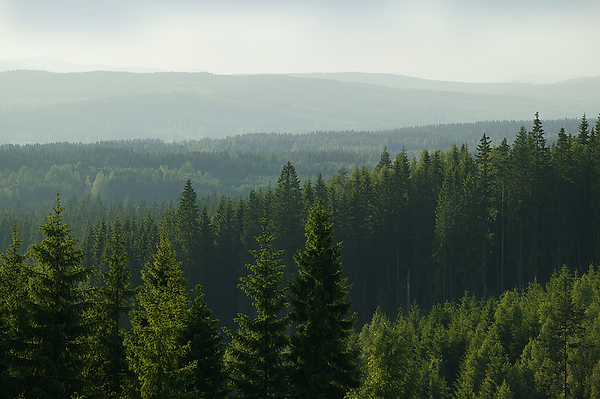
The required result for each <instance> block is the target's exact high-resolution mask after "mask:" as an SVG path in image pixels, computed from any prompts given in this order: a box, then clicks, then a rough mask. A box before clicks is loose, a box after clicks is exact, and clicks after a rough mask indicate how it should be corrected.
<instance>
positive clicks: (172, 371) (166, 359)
mask: <svg viewBox="0 0 600 399" xmlns="http://www.w3.org/2000/svg"><path fill="white" fill-rule="evenodd" d="M153 257H154V263H152V264H151V263H147V264H146V267H145V270H142V279H143V280H144V285H142V287H141V289H140V291H139V292H138V294H137V300H138V303H139V309H136V310H134V311H132V316H131V325H132V332H131V334H130V337H129V338H130V339H129V341H130V345H129V346H128V349H129V350H128V358H129V361H130V364H131V366H132V369H133V370H134V372H135V374H136V375H137V378H138V381H139V390H140V395H141V397H142V399H150V398H156V399H159V398H178V397H183V395H184V393H185V389H186V386H187V385H188V383H189V379H190V375H191V373H192V372H193V370H194V368H195V362H190V363H187V364H182V361H181V360H182V359H183V358H184V357H185V356H186V355H187V353H189V349H190V346H189V344H187V343H186V344H184V345H182V344H181V341H180V337H181V334H182V332H183V330H184V329H185V316H186V309H187V306H188V304H189V298H188V294H187V292H186V285H187V284H186V282H185V280H184V279H183V277H182V276H181V275H182V272H181V269H180V268H179V263H178V262H177V260H176V259H175V251H174V250H173V248H172V245H171V243H170V241H169V240H168V238H167V237H166V234H165V233H164V232H162V234H161V239H160V243H159V244H158V247H157V251H156V253H155V254H154V256H153Z"/></svg>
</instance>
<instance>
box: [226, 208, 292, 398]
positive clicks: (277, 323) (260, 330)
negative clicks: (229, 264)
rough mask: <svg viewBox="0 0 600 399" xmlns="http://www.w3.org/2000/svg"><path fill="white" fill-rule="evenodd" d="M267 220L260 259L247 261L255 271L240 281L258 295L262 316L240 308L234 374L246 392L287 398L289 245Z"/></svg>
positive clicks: (234, 343)
mask: <svg viewBox="0 0 600 399" xmlns="http://www.w3.org/2000/svg"><path fill="white" fill-rule="evenodd" d="M261 225H262V233H261V235H259V236H257V237H256V241H257V242H258V244H259V246H260V249H259V250H258V251H255V250H253V251H251V252H252V254H253V255H254V258H255V263H254V264H248V265H246V267H247V268H248V269H249V270H250V272H251V273H250V274H249V275H248V276H246V277H242V278H241V284H240V285H239V287H240V289H241V290H242V291H244V293H245V294H246V295H247V296H248V297H250V298H252V299H253V301H254V302H253V306H254V307H255V309H256V310H255V313H256V316H252V315H246V314H238V317H237V318H236V319H235V321H236V323H237V324H238V326H239V327H238V329H237V330H235V331H230V332H229V333H230V335H231V338H232V342H231V344H230V347H229V351H228V352H229V356H230V357H231V359H232V360H231V365H230V368H231V378H232V382H233V385H234V387H235V389H236V391H237V393H238V395H239V396H240V397H243V398H285V397H288V370H287V367H286V361H285V355H286V350H287V347H288V337H287V336H286V329H287V327H288V326H289V318H288V316H283V315H282V312H283V311H284V309H285V308H286V307H287V305H288V303H287V299H286V296H285V294H286V290H287V288H286V287H285V281H284V280H283V270H284V268H285V266H284V265H282V264H281V263H280V262H281V260H280V259H279V257H280V256H281V255H282V253H283V251H274V250H273V248H272V245H273V241H274V237H273V236H272V235H271V233H270V232H269V222H268V221H267V220H266V219H265V218H263V219H262V220H261Z"/></svg>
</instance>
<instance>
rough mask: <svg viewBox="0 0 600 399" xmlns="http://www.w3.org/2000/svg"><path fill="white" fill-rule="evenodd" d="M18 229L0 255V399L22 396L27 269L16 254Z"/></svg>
mask: <svg viewBox="0 0 600 399" xmlns="http://www.w3.org/2000/svg"><path fill="white" fill-rule="evenodd" d="M22 243H23V240H21V238H20V237H19V229H18V228H17V226H16V225H15V226H14V227H13V229H12V243H11V244H10V245H9V247H8V249H7V250H6V253H5V254H4V253H0V381H2V387H3V389H2V391H3V392H1V393H0V398H4V397H6V398H14V397H17V396H18V395H19V394H20V393H21V392H22V382H23V377H24V376H23V375H20V373H19V371H21V370H20V365H21V361H22V353H21V349H22V348H23V344H24V341H23V339H24V338H25V337H24V336H23V333H24V332H25V331H26V329H27V328H28V323H27V321H28V314H27V312H28V309H29V291H28V286H29V277H30V271H29V268H28V267H27V266H26V265H25V260H26V259H27V255H24V254H22V253H21V251H20V247H21V245H22Z"/></svg>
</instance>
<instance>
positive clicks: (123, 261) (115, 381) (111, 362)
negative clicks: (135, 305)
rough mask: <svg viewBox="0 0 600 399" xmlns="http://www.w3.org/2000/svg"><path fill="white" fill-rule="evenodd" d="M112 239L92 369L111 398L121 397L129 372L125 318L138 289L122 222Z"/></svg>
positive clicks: (104, 392) (102, 292) (102, 288)
mask: <svg viewBox="0 0 600 399" xmlns="http://www.w3.org/2000/svg"><path fill="white" fill-rule="evenodd" d="M115 224H116V226H115V229H114V233H113V235H112V236H111V237H110V238H109V240H108V250H107V254H106V255H105V258H106V262H107V264H108V270H106V271H103V272H101V274H102V277H103V279H104V285H103V286H101V287H100V288H99V289H98V291H99V294H100V303H99V306H98V320H97V323H98V324H97V330H96V334H95V338H96V342H94V348H93V352H94V353H95V360H96V361H95V363H94V364H93V369H92V370H91V371H90V372H91V376H92V378H93V379H94V380H95V383H96V385H97V389H99V390H100V391H101V392H103V394H104V395H105V396H106V397H108V398H113V397H119V396H120V395H121V393H122V391H123V390H122V387H123V385H124V384H125V377H126V376H127V374H128V369H129V366H128V363H127V357H126V353H125V346H124V343H123V340H124V336H123V317H124V316H127V315H128V314H129V311H130V310H131V307H132V306H131V302H132V301H133V298H134V296H135V289H134V288H133V287H132V285H131V283H130V282H129V279H130V278H131V271H130V270H129V269H128V268H127V266H128V256H127V253H126V252H125V241H124V240H123V237H122V235H121V228H120V226H119V224H118V221H117V222H116V223H115Z"/></svg>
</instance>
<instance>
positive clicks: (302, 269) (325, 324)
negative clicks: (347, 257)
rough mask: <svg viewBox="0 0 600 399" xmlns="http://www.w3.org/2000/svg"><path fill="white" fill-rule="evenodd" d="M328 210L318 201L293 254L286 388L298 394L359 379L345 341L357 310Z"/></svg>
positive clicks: (332, 389) (322, 394)
mask: <svg viewBox="0 0 600 399" xmlns="http://www.w3.org/2000/svg"><path fill="white" fill-rule="evenodd" d="M330 217H331V214H330V213H329V212H328V211H327V210H325V209H324V208H323V204H322V203H321V202H319V203H318V204H317V205H316V206H315V207H313V208H312V209H311V211H310V214H309V216H308V220H307V222H306V249H305V250H304V251H302V252H300V253H299V254H298V255H296V256H295V260H296V262H297V263H298V267H299V272H298V275H296V276H294V283H293V284H292V285H291V286H290V291H291V293H292V298H291V304H292V313H291V316H290V317H291V319H292V321H293V322H295V323H297V331H296V333H295V334H294V335H293V336H292V337H291V351H290V359H291V366H292V376H291V379H290V382H291V392H292V395H293V396H295V397H298V398H307V397H310V398H343V397H344V396H345V395H346V393H347V392H348V390H349V389H351V388H355V387H357V386H358V384H359V369H358V366H357V353H355V351H354V350H353V349H352V347H351V345H350V338H351V335H352V331H353V328H354V323H355V321H356V316H355V315H352V314H351V313H350V309H351V306H352V304H351V303H350V302H347V299H346V296H347V294H348V286H347V283H346V279H345V278H343V276H342V268H341V263H340V261H339V258H340V255H341V248H342V247H341V244H335V245H334V244H333V225H332V223H331V222H330V221H329V219H330Z"/></svg>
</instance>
